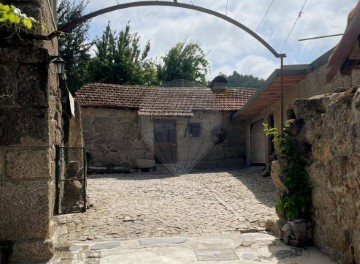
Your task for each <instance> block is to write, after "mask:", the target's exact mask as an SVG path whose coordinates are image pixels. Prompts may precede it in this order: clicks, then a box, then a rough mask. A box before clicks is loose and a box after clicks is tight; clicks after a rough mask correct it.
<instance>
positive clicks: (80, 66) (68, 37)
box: [57, 0, 92, 92]
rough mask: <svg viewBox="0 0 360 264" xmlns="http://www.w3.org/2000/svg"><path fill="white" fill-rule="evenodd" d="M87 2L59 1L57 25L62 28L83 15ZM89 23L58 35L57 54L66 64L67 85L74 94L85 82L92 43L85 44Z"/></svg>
mask: <svg viewBox="0 0 360 264" xmlns="http://www.w3.org/2000/svg"><path fill="white" fill-rule="evenodd" d="M87 4H88V1H86V0H82V1H80V2H75V1H72V2H71V1H70V0H59V1H58V5H57V14H58V24H59V26H62V25H64V24H66V23H69V22H71V21H73V20H76V19H77V18H79V17H81V16H82V15H83V14H84V9H85V7H86V6H87ZM88 31H89V22H86V23H82V24H79V25H78V26H77V27H75V28H74V29H73V30H72V31H71V32H68V33H64V34H62V35H60V37H59V38H58V40H59V52H60V55H61V57H62V58H63V59H64V60H65V62H66V75H67V85H68V87H69V90H70V91H72V92H75V91H76V90H77V89H79V88H80V87H81V86H82V85H83V84H84V82H85V76H86V71H85V70H86V64H87V63H88V61H89V60H90V54H89V50H90V48H91V45H92V43H89V42H87V34H88Z"/></svg>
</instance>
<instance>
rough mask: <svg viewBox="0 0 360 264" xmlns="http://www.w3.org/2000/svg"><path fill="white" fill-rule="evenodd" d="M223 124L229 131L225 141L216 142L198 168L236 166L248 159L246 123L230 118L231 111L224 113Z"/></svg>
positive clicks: (241, 164)
mask: <svg viewBox="0 0 360 264" xmlns="http://www.w3.org/2000/svg"><path fill="white" fill-rule="evenodd" d="M222 126H223V127H224V128H225V129H226V131H227V137H226V139H225V141H224V142H222V143H220V144H215V145H214V146H213V147H212V148H211V150H210V151H209V153H208V154H207V155H205V157H204V158H203V159H202V160H201V161H200V162H199V163H198V165H197V166H196V168H219V167H222V168H235V167H241V166H244V165H245V161H246V123H245V122H242V121H240V120H238V119H235V120H230V115H229V112H223V113H222Z"/></svg>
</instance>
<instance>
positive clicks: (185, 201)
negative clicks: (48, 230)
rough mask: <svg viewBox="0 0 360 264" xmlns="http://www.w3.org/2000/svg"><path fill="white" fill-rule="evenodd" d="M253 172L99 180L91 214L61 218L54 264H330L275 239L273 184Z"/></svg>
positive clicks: (93, 182)
mask: <svg viewBox="0 0 360 264" xmlns="http://www.w3.org/2000/svg"><path fill="white" fill-rule="evenodd" d="M261 174H262V169H261V168H257V167H253V168H247V169H243V170H237V171H228V172H211V173H192V174H188V175H181V176H169V175H155V174H152V173H139V174H113V175H91V176H89V180H88V189H87V190H88V194H89V196H90V199H91V203H93V207H91V208H90V209H88V211H87V212H86V213H82V214H70V215H63V216H58V217H57V222H58V223H59V228H58V231H57V235H58V237H59V240H58V244H57V246H56V254H55V257H54V258H53V259H52V260H51V261H50V262H49V263H60V264H83V263H86V264H95V263H96V264H103V263H104V264H105V263H124V264H126V263H129V264H133V263H135V264H137V263H139V264H146V263H151V264H152V263H154V264H159V263H169V264H173V263H198V262H199V263H202V264H206V263H214V262H216V263H226V264H231V263H234V264H235V263H236V264H251V263H253V264H254V263H265V264H275V263H278V264H279V263H281V264H295V263H296V264H305V263H306V264H307V263H314V264H329V263H333V262H332V261H331V260H330V259H328V258H327V257H326V256H324V255H323V254H321V253H320V252H319V251H317V250H316V249H314V248H307V249H298V248H292V247H289V246H287V245H285V244H284V243H282V242H281V241H280V240H279V239H277V238H276V237H274V236H272V235H269V234H267V233H266V232H265V231H264V230H265V223H266V220H267V219H272V220H276V219H277V216H276V214H275V210H274V200H275V189H274V187H273V184H272V182H271V179H270V177H262V176H261Z"/></svg>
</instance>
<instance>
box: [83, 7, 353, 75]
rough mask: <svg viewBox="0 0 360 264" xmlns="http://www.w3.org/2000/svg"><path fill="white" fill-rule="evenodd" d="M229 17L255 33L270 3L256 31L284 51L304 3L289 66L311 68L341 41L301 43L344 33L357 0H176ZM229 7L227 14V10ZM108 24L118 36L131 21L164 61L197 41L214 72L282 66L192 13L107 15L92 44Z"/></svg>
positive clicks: (149, 10) (246, 39)
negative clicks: (307, 65) (173, 49)
mask: <svg viewBox="0 0 360 264" xmlns="http://www.w3.org/2000/svg"><path fill="white" fill-rule="evenodd" d="M127 2H129V1H126V0H102V1H99V0H90V2H89V5H88V7H87V10H86V12H91V11H95V10H98V9H101V8H104V7H108V6H112V5H116V4H117V3H120V4H122V3H127ZM178 2H181V3H187V4H191V2H192V3H193V4H194V5H198V6H203V7H205V8H208V9H212V10H215V11H217V12H219V13H222V14H225V13H226V12H227V15H228V16H229V17H231V18H233V19H235V20H237V21H239V22H240V23H242V24H244V25H245V26H247V27H249V28H250V29H252V30H254V31H256V29H257V28H258V26H259V24H260V21H261V20H262V18H263V17H264V14H265V13H266V10H268V8H269V6H270V4H271V3H272V5H271V8H270V9H269V12H268V14H267V16H266V17H265V19H264V21H263V23H262V25H261V26H260V28H259V29H258V31H257V34H259V35H260V36H261V37H262V38H263V39H264V40H265V41H267V42H268V43H269V44H270V45H272V46H273V47H274V49H275V50H276V51H278V52H280V51H281V48H282V46H283V45H284V42H285V40H286V38H287V37H288V35H289V32H290V30H291V28H292V27H293V25H294V23H295V21H296V19H297V18H298V16H299V12H300V10H301V8H302V6H303V5H304V3H305V6H304V8H303V12H302V14H301V17H300V18H299V19H298V21H297V23H296V25H295V28H294V30H293V31H292V33H291V35H290V37H289V40H288V41H287V44H286V45H285V47H284V49H283V50H282V52H284V53H286V54H287V58H286V59H285V64H305V63H310V62H312V61H313V60H314V59H316V58H317V57H319V56H320V55H322V54H323V53H324V52H326V51H328V50H329V49H330V48H332V47H333V46H335V45H336V44H337V43H338V41H339V40H340V37H333V38H326V39H319V40H311V41H306V42H299V41H298V39H300V38H306V37H313V36H321V35H327V34H336V33H343V32H344V29H345V27H346V20H347V14H348V12H349V11H350V10H351V9H352V8H353V7H354V6H355V5H356V3H357V1H356V0H342V1H339V0H307V1H306V0H291V1H289V0H251V1H245V0H178ZM226 6H227V11H226ZM108 21H110V23H111V27H112V28H113V29H115V30H116V31H117V32H119V31H121V30H122V29H124V28H125V25H126V24H127V22H128V21H130V25H131V31H132V32H138V33H139V34H140V36H141V41H142V43H143V45H144V44H145V43H146V42H147V41H148V40H150V42H151V51H150V57H153V58H160V57H161V56H163V55H164V54H165V53H166V52H167V51H168V50H169V49H170V48H171V47H173V46H174V45H175V44H176V43H177V42H179V41H184V40H195V41H198V42H199V43H200V44H201V47H202V48H203V50H204V51H205V53H206V54H207V59H208V60H209V62H210V66H211V72H210V73H209V74H208V76H207V77H208V79H209V80H211V79H212V78H213V77H215V76H216V75H218V74H219V73H220V72H221V73H224V74H226V75H229V74H232V72H233V71H234V70H236V71H237V72H239V73H242V74H253V75H255V76H258V77H262V78H267V77H268V76H269V74H270V73H271V72H272V71H273V70H274V69H275V68H278V67H279V61H278V59H276V58H274V57H273V55H272V54H271V53H270V52H269V51H268V50H267V49H266V48H264V47H263V46H262V44H260V43H259V42H257V41H256V40H255V39H254V38H253V37H252V36H250V35H248V34H247V33H246V32H244V31H242V30H241V29H239V28H237V27H235V26H234V25H232V24H229V23H228V22H226V21H223V20H221V19H219V18H216V17H213V16H210V15H208V14H203V13H200V12H197V11H193V10H186V9H181V8H174V7H137V8H129V9H125V10H120V11H115V12H112V13H108V14H105V15H102V16H99V17H97V18H94V19H93V20H92V21H91V27H90V32H89V39H93V38H95V37H99V36H101V34H102V32H103V30H104V28H105V26H106V25H107V23H108Z"/></svg>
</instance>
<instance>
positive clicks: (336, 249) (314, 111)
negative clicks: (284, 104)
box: [295, 88, 360, 263]
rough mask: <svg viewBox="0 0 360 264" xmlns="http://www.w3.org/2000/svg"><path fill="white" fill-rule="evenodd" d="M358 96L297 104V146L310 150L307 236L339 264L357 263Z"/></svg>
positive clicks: (359, 190)
mask: <svg viewBox="0 0 360 264" xmlns="http://www.w3.org/2000/svg"><path fill="white" fill-rule="evenodd" d="M359 94H360V89H359V88H353V89H348V90H346V91H344V92H340V93H336V94H332V95H324V96H318V97H316V98H310V99H308V100H307V99H302V100H298V101H296V103H295V105H296V108H295V112H296V113H297V114H298V116H299V117H300V118H303V119H304V122H305V126H304V129H303V131H302V132H301V133H303V134H304V135H305V140H304V138H302V139H300V141H303V142H304V141H305V143H310V144H311V145H312V148H311V149H312V152H311V157H312V164H311V165H310V167H309V175H310V180H311V183H312V185H313V190H312V201H313V207H314V209H313V221H314V227H313V228H312V227H310V228H309V229H310V231H309V230H307V233H308V236H309V234H311V233H313V240H314V243H315V245H316V246H317V247H319V248H320V249H322V250H323V251H325V252H327V253H328V254H329V255H331V256H332V257H333V258H334V259H335V260H336V261H338V262H339V263H358V262H360V257H359V248H358V238H356V236H355V235H354V234H358V233H359V232H360V226H359V216H358V212H359V210H360V203H359V198H358V197H360V182H359V176H360V174H359V171H360V165H359V164H360V159H359V157H360V155H359V146H360V137H359V124H360V111H359V107H358V105H359V100H360V99H359V98H360V95H359ZM354 245H356V246H354ZM352 248H353V249H352ZM352 251H354V253H353V252H352Z"/></svg>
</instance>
